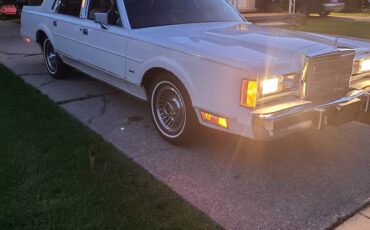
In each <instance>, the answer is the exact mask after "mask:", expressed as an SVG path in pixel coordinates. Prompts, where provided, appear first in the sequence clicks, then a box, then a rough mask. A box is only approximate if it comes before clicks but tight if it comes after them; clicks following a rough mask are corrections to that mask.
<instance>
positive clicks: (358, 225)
mask: <svg viewBox="0 0 370 230" xmlns="http://www.w3.org/2000/svg"><path fill="white" fill-rule="evenodd" d="M367 229H370V206H368V207H367V208H365V209H363V210H361V211H359V212H358V213H357V214H356V215H354V216H353V217H351V218H349V219H348V220H347V221H345V222H344V223H343V224H341V225H339V226H338V227H337V228H336V230H367Z"/></svg>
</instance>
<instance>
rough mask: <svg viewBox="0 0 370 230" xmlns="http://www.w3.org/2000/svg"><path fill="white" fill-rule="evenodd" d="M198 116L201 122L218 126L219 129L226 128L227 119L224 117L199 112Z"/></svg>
mask: <svg viewBox="0 0 370 230" xmlns="http://www.w3.org/2000/svg"><path fill="white" fill-rule="evenodd" d="M200 115H201V116H202V120H203V121H205V122H208V123H211V124H214V125H217V126H220V127H221V128H225V129H227V128H228V123H227V119H226V118H224V117H219V116H216V115H213V114H210V113H207V112H203V111H202V112H200Z"/></svg>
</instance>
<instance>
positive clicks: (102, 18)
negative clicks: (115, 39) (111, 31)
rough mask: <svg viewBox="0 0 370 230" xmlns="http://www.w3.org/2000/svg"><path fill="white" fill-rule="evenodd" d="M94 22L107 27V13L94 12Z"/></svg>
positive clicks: (103, 27) (104, 27)
mask: <svg viewBox="0 0 370 230" xmlns="http://www.w3.org/2000/svg"><path fill="white" fill-rule="evenodd" d="M94 16H95V22H96V23H99V24H100V26H101V27H102V29H105V30H106V29H108V26H107V25H108V13H94Z"/></svg>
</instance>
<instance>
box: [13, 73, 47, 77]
mask: <svg viewBox="0 0 370 230" xmlns="http://www.w3.org/2000/svg"><path fill="white" fill-rule="evenodd" d="M46 74H48V73H46V72H44V73H22V74H18V75H19V76H21V77H27V76H39V75H46Z"/></svg>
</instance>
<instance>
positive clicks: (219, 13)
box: [124, 0, 243, 29]
mask: <svg viewBox="0 0 370 230" xmlns="http://www.w3.org/2000/svg"><path fill="white" fill-rule="evenodd" d="M124 2H125V7H126V11H127V15H128V18H129V21H130V25H131V28H133V29H136V28H145V27H153V26H163V25H175V24H187V23H202V22H243V19H242V17H241V16H240V15H239V14H238V13H237V12H236V11H235V10H234V9H233V7H232V6H231V5H230V4H229V3H228V2H227V0H124Z"/></svg>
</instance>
